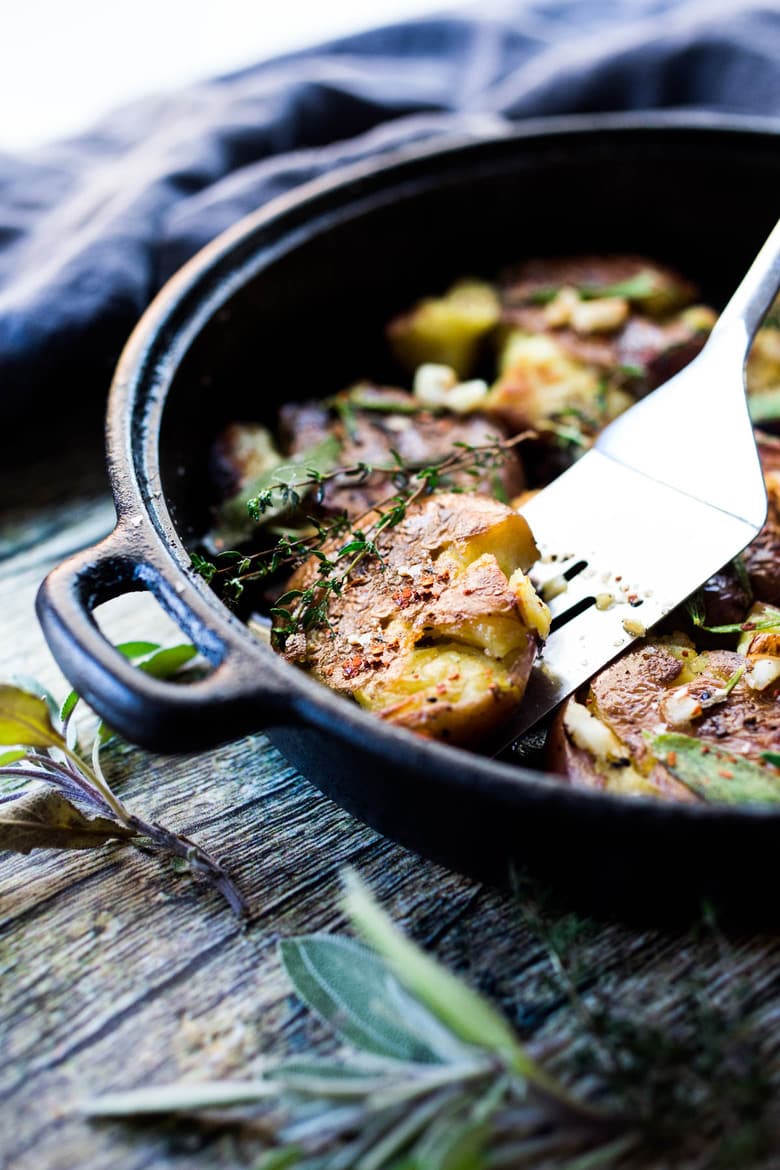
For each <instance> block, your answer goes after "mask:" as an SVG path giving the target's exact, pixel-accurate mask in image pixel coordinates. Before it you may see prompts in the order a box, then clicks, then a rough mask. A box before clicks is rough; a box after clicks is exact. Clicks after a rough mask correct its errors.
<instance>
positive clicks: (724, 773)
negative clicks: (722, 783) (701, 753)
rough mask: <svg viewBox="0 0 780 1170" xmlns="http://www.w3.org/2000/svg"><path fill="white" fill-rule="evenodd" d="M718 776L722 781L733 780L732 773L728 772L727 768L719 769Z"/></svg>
mask: <svg viewBox="0 0 780 1170" xmlns="http://www.w3.org/2000/svg"><path fill="white" fill-rule="evenodd" d="M718 775H719V776H722V777H723V779H724V780H733V779H734V773H733V772H729V770H728V768H719V769H718Z"/></svg>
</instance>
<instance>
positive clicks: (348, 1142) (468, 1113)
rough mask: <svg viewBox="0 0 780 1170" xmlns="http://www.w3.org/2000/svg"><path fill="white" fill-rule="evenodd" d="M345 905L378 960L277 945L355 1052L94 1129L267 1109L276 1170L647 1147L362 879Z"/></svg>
mask: <svg viewBox="0 0 780 1170" xmlns="http://www.w3.org/2000/svg"><path fill="white" fill-rule="evenodd" d="M344 907H345V909H346V912H347V914H348V916H349V918H350V919H351V921H352V923H353V925H354V926H355V927H356V928H357V930H358V932H359V933H360V934H361V935H362V936H363V937H364V939H366V941H367V943H368V946H365V945H362V944H360V943H357V942H355V941H353V940H352V939H347V938H341V937H338V936H336V937H333V936H327V935H307V936H303V937H300V938H293V939H288V940H285V941H284V942H282V944H281V947H280V955H281V959H282V963H283V965H284V967H285V969H286V971H287V974H288V976H289V978H290V980H291V982H292V983H293V986H294V987H295V990H296V992H297V993H298V995H299V996H300V998H301V999H302V1000H303V1001H304V1002H305V1003H306V1004H307V1005H308V1006H309V1007H310V1008H311V1009H312V1011H314V1012H315V1013H316V1014H317V1015H318V1016H319V1017H320V1018H321V1019H322V1020H323V1021H324V1022H325V1023H326V1025H328V1026H329V1028H330V1029H331V1030H332V1031H333V1032H334V1033H335V1035H336V1036H337V1038H338V1039H339V1040H341V1041H342V1043H343V1044H344V1045H345V1048H344V1049H342V1050H341V1052H340V1053H339V1055H338V1056H336V1057H335V1058H318V1057H295V1058H292V1059H289V1060H282V1061H278V1062H272V1063H269V1064H267V1065H266V1067H265V1068H264V1070H263V1072H262V1075H261V1076H260V1077H258V1078H255V1079H254V1080H251V1081H233V1082H217V1083H206V1084H175V1085H163V1086H158V1087H156V1088H144V1089H140V1090H136V1091H131V1092H119V1093H110V1094H106V1095H104V1096H102V1097H97V1098H94V1099H92V1100H90V1101H87V1102H86V1104H85V1106H84V1111H85V1112H86V1113H87V1115H89V1116H91V1117H106V1116H110V1117H134V1116H139V1115H149V1114H170V1113H192V1112H197V1111H200V1110H208V1109H212V1110H213V1109H214V1108H225V1107H227V1106H239V1105H244V1106H253V1107H255V1108H256V1107H257V1106H266V1107H267V1114H264V1121H265V1123H266V1128H267V1129H268V1130H269V1131H270V1133H271V1135H272V1148H271V1149H270V1150H268V1151H267V1154H266V1157H265V1158H264V1159H262V1160H261V1161H260V1163H259V1167H261V1168H265V1170H270V1168H271V1167H277V1168H278V1167H281V1166H287V1167H296V1168H298V1170H391V1168H392V1170H402V1168H403V1170H499V1168H500V1167H505V1168H507V1170H511V1168H512V1167H523V1166H528V1167H530V1166H534V1165H536V1164H538V1156H539V1154H540V1152H542V1153H544V1155H545V1156H546V1157H553V1156H555V1155H556V1154H557V1155H558V1156H559V1157H560V1156H561V1155H565V1156H566V1157H567V1159H571V1160H570V1161H568V1162H567V1165H568V1166H571V1167H574V1166H581V1167H582V1170H585V1167H587V1166H593V1167H596V1166H601V1167H608V1166H610V1165H612V1163H613V1162H614V1161H616V1160H617V1158H618V1157H620V1156H621V1155H622V1154H624V1153H625V1152H626V1151H628V1150H629V1149H631V1148H632V1147H633V1146H634V1145H635V1144H636V1143H637V1141H638V1140H639V1134H638V1133H637V1132H636V1131H635V1130H634V1128H633V1124H632V1122H631V1121H630V1119H629V1118H627V1117H623V1116H620V1115H618V1114H612V1113H609V1114H608V1113H605V1112H603V1111H601V1110H599V1109H596V1108H593V1107H591V1106H590V1105H589V1104H587V1103H586V1102H584V1101H581V1100H579V1099H577V1098H574V1097H572V1096H571V1095H570V1094H569V1093H568V1092H567V1090H566V1089H565V1088H564V1086H563V1085H562V1084H561V1083H559V1082H558V1081H557V1080H556V1079H555V1078H554V1077H552V1076H551V1075H550V1074H549V1073H548V1072H547V1071H546V1070H545V1069H544V1068H543V1067H542V1066H541V1065H540V1064H539V1063H538V1062H537V1061H536V1060H535V1059H534V1058H533V1057H532V1056H531V1054H530V1053H529V1052H528V1050H527V1049H526V1047H525V1046H524V1045H523V1044H522V1043H521V1042H520V1040H519V1038H518V1037H517V1035H516V1034H515V1032H514V1029H513V1028H512V1027H511V1026H510V1025H509V1023H508V1022H507V1021H506V1020H505V1019H504V1018H503V1016H501V1015H500V1014H499V1013H498V1012H497V1011H496V1010H495V1009H494V1008H493V1007H492V1006H491V1004H489V1003H488V1001H487V1000H485V999H484V998H483V997H482V996H481V995H479V994H478V993H477V992H476V991H474V990H473V989H472V988H470V987H468V986H467V985H466V984H464V983H463V982H462V981H461V980H459V979H457V978H456V977H455V976H454V975H452V974H451V973H450V972H449V971H447V970H446V968H443V967H442V966H440V965H439V964H438V963H437V962H436V961H435V960H433V959H432V958H431V957H430V956H429V955H427V954H425V953H424V952H423V951H421V950H420V949H419V948H418V947H417V946H416V945H415V944H414V943H412V942H411V941H410V940H409V939H408V938H406V937H405V936H404V935H403V934H402V933H401V932H400V931H399V930H398V929H397V927H396V926H395V925H394V924H393V923H392V922H391V920H390V919H389V918H388V916H387V915H386V914H385V913H384V911H382V910H381V909H380V907H379V906H378V905H377V903H376V902H375V901H374V899H373V898H372V896H371V895H370V894H369V892H368V891H367V889H366V888H365V887H364V886H363V885H362V884H361V883H360V882H359V881H358V880H357V878H356V877H354V876H353V875H348V877H347V882H346V897H345V901H344ZM578 1159H583V1160H582V1161H581V1162H580V1161H579V1160H578Z"/></svg>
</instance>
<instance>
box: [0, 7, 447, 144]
mask: <svg viewBox="0 0 780 1170" xmlns="http://www.w3.org/2000/svg"><path fill="white" fill-rule="evenodd" d="M469 6H470V5H464V7H469ZM444 7H445V5H444V4H443V3H441V2H439V3H437V2H436V0H0V12H2V24H1V25H0V28H1V29H2V32H1V33H0V150H9V151H17V152H18V151H25V150H28V149H30V148H32V147H35V146H37V145H39V144H41V143H43V142H46V141H47V140H50V139H53V138H59V137H63V136H64V135H67V134H71V133H75V132H76V131H78V130H79V129H82V128H84V127H86V126H88V125H89V124H90V123H91V122H93V121H94V120H95V119H96V118H98V117H99V116H100V115H101V114H103V113H105V112H106V111H108V110H110V109H111V108H113V107H114V106H117V105H120V104H122V103H123V102H126V101H128V100H130V99H132V98H134V97H140V96H143V95H144V94H148V93H156V92H160V91H164V90H170V89H176V88H177V87H179V86H181V85H184V84H186V83H187V82H189V81H194V80H198V79H201V78H205V77H210V76H213V75H214V74H219V73H225V72H229V71H231V70H233V69H238V68H241V67H242V66H244V65H249V64H251V63H252V62H254V61H258V60H261V59H263V58H265V57H270V56H274V55H275V54H277V53H282V52H285V51H288V50H290V49H295V48H300V47H302V46H304V45H308V44H314V43H316V42H317V41H321V40H325V39H328V38H330V37H333V36H340V35H342V34H344V33H348V32H352V31H358V30H362V29H366V28H371V27H374V26H377V25H381V24H387V23H390V22H392V21H395V20H401V19H403V18H404V17H408V16H415V15H424V14H426V13H428V12H431V11H437V10H442V9H443V8H444Z"/></svg>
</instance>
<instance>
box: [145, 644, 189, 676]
mask: <svg viewBox="0 0 780 1170" xmlns="http://www.w3.org/2000/svg"><path fill="white" fill-rule="evenodd" d="M197 653H198V649H197V647H196V646H192V645H190V644H188V643H186V642H185V643H182V644H181V645H180V646H166V647H165V648H164V649H162V650H160V649H158V650H157V652H156V653H154V654H152V655H151V657H150V658H146V659H144V661H143V662H139V663H138V667H139V670H142V671H143V672H144V674H150V675H151V676H152V677H153V678H171V677H172V676H173V675H175V674H176V673H177V672H178V671H179V670H181V668H182V667H183V666H185V665H186V664H187V663H188V662H191V661H192V659H193V658H195V657H196V655H197Z"/></svg>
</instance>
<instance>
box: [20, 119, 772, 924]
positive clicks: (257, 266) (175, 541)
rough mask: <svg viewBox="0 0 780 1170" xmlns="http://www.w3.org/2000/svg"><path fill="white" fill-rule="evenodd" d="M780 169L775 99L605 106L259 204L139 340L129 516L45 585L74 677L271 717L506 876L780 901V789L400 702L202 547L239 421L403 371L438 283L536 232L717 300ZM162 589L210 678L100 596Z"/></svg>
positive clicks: (121, 421) (388, 826)
mask: <svg viewBox="0 0 780 1170" xmlns="http://www.w3.org/2000/svg"><path fill="white" fill-rule="evenodd" d="M779 189H780V129H779V128H778V125H777V124H776V123H774V124H772V123H767V122H766V121H763V122H762V121H758V122H756V121H751V122H747V121H745V120H741V119H725V118H715V117H704V116H700V117H697V116H692V115H685V116H669V115H667V116H653V117H642V118H638V117H636V116H633V117H632V116H628V117H626V116H600V117H590V118H584V119H568V120H555V121H550V122H539V123H531V124H527V125H526V126H525V127H524V128H523V129H522V130H520V131H518V132H516V133H513V134H511V135H506V136H498V137H494V138H491V139H480V140H469V141H467V142H457V143H454V144H453V143H452V142H450V143H449V144H447V145H444V146H442V145H438V146H427V147H424V148H415V149H411V150H408V151H406V152H404V153H402V154H397V155H393V156H386V157H385V158H384V159H383V160H382V161H380V162H379V163H372V164H368V165H360V166H357V167H353V168H351V169H350V170H348V171H343V172H341V173H340V174H338V175H334V176H332V177H327V178H324V179H321V180H318V181H316V182H314V183H311V184H309V185H307V186H306V187H305V188H302V189H300V190H299V191H297V192H294V193H293V194H291V195H289V196H285V197H283V198H281V199H279V200H277V201H275V202H274V203H273V204H271V205H270V206H268V207H267V208H265V209H263V210H262V211H260V212H259V213H257V214H256V215H253V216H250V217H249V218H248V219H246V220H243V221H242V222H241V223H239V224H238V225H237V226H236V227H235V228H234V229H232V230H230V231H229V232H227V233H226V234H225V235H223V236H221V237H220V238H219V239H218V240H217V241H216V242H215V243H214V244H212V245H210V246H209V247H208V248H206V249H205V250H204V251H203V252H201V253H200V254H199V255H198V256H197V257H195V259H194V260H192V261H191V262H190V263H189V264H188V265H187V266H186V267H185V268H184V269H183V270H182V271H181V272H180V273H179V274H178V275H177V276H176V277H174V278H173V280H171V281H170V282H169V283H168V284H167V285H166V287H165V288H164V289H163V291H162V292H161V293H160V294H159V296H158V297H157V299H156V300H155V302H154V303H153V305H152V306H151V308H150V309H149V310H148V311H147V313H146V314H145V315H144V317H143V319H142V321H141V322H140V324H139V325H138V327H137V329H136V330H135V332H134V333H133V336H132V337H131V339H130V341H129V343H128V345H127V348H126V349H125V352H124V354H123V356H122V359H121V361H120V363H119V367H118V369H117V373H116V377H115V380H114V384H113V387H112V391H111V398H110V403H109V409H108V424H107V443H108V465H109V472H110V476H111V482H112V485H113V490H114V495H115V500H116V507H117V514H118V519H117V526H116V528H115V530H114V532H113V533H112V534H111V535H110V536H109V537H108V538H107V539H106V540H104V541H103V542H102V543H100V544H99V545H97V546H96V547H94V548H92V549H89V550H87V551H85V552H83V553H80V554H79V555H77V556H75V557H73V558H71V559H70V560H69V561H67V562H66V563H65V564H63V565H62V566H60V567H59V568H58V569H56V570H55V571H54V572H53V573H52V574H51V575H50V576H49V577H48V578H47V580H46V581H45V582H44V584H43V586H42V587H41V591H40V594H39V598H38V612H39V616H40V620H41V622H42V625H43V628H44V631H45V634H46V637H47V639H48V641H49V644H50V646H51V648H52V651H53V652H54V655H55V657H56V658H57V661H58V662H59V663H60V665H61V667H62V668H63V670H64V671H65V673H66V674H67V676H68V677H69V679H70V680H71V681H72V683H73V684H74V686H75V687H77V688H78V690H79V691H80V693H81V694H82V695H83V696H84V697H85V698H86V700H87V701H88V702H89V703H90V705H91V706H92V707H94V709H95V710H96V711H97V712H98V713H99V714H100V715H101V716H103V717H104V718H105V719H106V720H107V721H108V723H109V724H110V725H111V726H113V727H115V728H116V729H117V730H118V731H120V732H121V733H122V734H123V735H124V736H126V737H127V738H128V739H129V740H132V741H134V742H136V743H140V744H143V745H144V746H146V747H149V748H152V749H156V750H159V751H166V752H179V751H191V750H196V749H201V748H206V747H208V746H209V745H212V744H215V743H217V742H220V741H223V740H227V739H230V738H233V737H237V736H240V735H243V734H246V733H248V732H251V731H255V730H258V729H260V728H267V729H268V730H269V734H270V735H271V738H272V739H273V741H274V743H275V744H277V745H278V747H279V748H280V750H281V751H282V752H283V753H284V754H285V756H287V758H288V759H289V760H290V761H291V762H292V763H293V764H295V765H296V766H297V767H298V768H300V770H301V771H302V772H303V773H304V774H305V775H306V776H308V777H309V779H310V780H312V781H313V782H314V783H315V784H316V785H318V786H319V787H320V788H321V789H322V790H323V791H325V792H326V793H328V794H329V795H331V796H332V797H333V798H334V799H335V800H337V801H338V802H340V803H341V804H343V805H345V806H346V807H347V808H348V809H350V810H351V811H352V812H354V813H355V814H356V815H357V816H358V817H360V818H362V819H363V820H365V821H367V822H369V823H370V824H371V825H373V826H375V827H376V828H377V829H379V830H380V831H381V832H383V833H385V834H387V835H388V836H390V837H393V838H396V839H397V840H399V841H401V842H402V843H404V844H406V845H408V846H410V847H411V848H413V849H415V850H418V851H419V852H421V853H423V854H425V855H427V856H430V857H434V858H436V859H438V860H440V861H443V862H445V863H446V864H448V865H450V866H453V867H455V868H459V869H463V870H466V871H470V872H473V873H478V874H480V875H482V876H485V877H488V878H490V879H497V880H505V879H506V877H507V874H508V873H509V871H510V867H512V866H528V867H530V868H531V870H532V871H533V872H535V873H537V874H539V875H540V876H543V877H544V878H546V879H552V880H554V881H555V882H556V883H558V884H565V885H567V886H568V887H569V888H570V889H571V890H572V891H574V892H575V893H576V895H577V896H578V899H579V901H580V902H581V903H583V904H585V905H589V906H591V907H596V906H598V907H602V908H603V907H605V906H607V907H613V908H614V907H617V908H619V909H621V910H626V909H632V910H642V911H644V910H647V909H649V910H650V913H651V914H653V915H654V916H656V917H668V915H669V914H670V912H673V911H675V910H680V909H682V908H683V907H689V906H691V905H693V904H695V903H696V902H697V901H698V899H699V898H700V897H701V896H703V895H706V896H708V897H710V898H715V899H717V900H719V901H720V902H721V903H725V904H730V905H731V906H736V907H737V908H738V909H739V910H740V912H745V913H747V912H750V914H751V915H755V914H756V913H759V914H766V913H770V914H771V913H773V911H774V905H775V897H774V890H775V879H776V864H777V863H776V856H777V855H776V853H775V849H776V848H777V843H778V841H779V840H780V813H778V812H776V811H772V810H771V809H769V808H746V809H740V810H735V809H729V808H718V807H714V806H691V805H685V806H678V805H671V804H665V803H659V802H653V801H650V800H645V799H625V798H618V797H614V796H608V795H601V794H598V795H594V794H592V793H587V792H582V791H578V790H576V789H572V788H570V787H568V786H566V785H565V784H563V783H560V782H558V781H556V780H553V779H550V778H547V777H544V776H542V775H540V774H539V773H535V772H531V771H526V770H523V769H521V768H519V767H517V766H512V765H509V764H505V763H497V762H494V761H492V760H490V759H487V758H481V757H479V756H477V755H474V754H471V753H467V752H464V751H461V750H458V749H455V748H450V747H446V746H444V745H440V744H435V743H432V742H427V741H423V740H421V739H418V738H416V737H414V736H413V735H411V734H409V733H406V732H404V731H402V730H399V729H396V728H393V727H391V726H387V725H385V724H383V723H381V722H380V721H379V720H377V719H375V718H373V717H372V716H370V715H368V714H366V713H364V712H362V711H361V710H360V709H359V708H358V707H357V706H354V705H352V704H350V703H349V702H347V701H345V700H343V699H341V698H338V697H337V696H336V695H334V694H332V693H331V692H329V691H328V690H327V689H325V688H323V687H321V686H320V685H318V684H317V683H315V682H313V681H312V680H310V679H309V678H307V677H306V676H305V675H304V674H303V673H301V672H299V671H297V670H295V669H294V668H293V667H290V666H288V665H287V664H286V663H284V662H282V661H281V660H280V659H279V658H277V657H276V656H275V655H274V653H273V652H272V651H271V650H270V649H268V648H267V647H266V646H264V645H263V644H261V643H260V642H259V640H257V639H255V637H254V636H253V635H252V634H251V633H250V632H249V631H248V630H247V629H246V628H245V627H244V625H243V624H242V623H241V622H240V621H239V620H238V618H237V617H236V616H235V615H233V614H231V613H230V612H229V611H228V610H227V609H226V608H225V607H224V606H223V605H222V603H221V602H220V601H219V600H218V599H217V598H216V597H215V595H214V594H212V592H211V591H210V589H209V587H208V586H207V585H206V584H205V582H204V581H203V580H202V579H200V578H199V577H198V576H196V575H195V574H194V573H193V571H192V570H191V569H190V567H189V561H190V558H189V553H188V548H191V547H193V545H194V544H195V543H196V541H197V538H198V536H199V534H202V533H203V532H204V531H205V530H206V528H207V527H208V506H209V495H210V489H209V486H208V475H207V471H206V463H207V451H208V447H209V444H210V442H211V441H212V439H213V437H214V435H215V434H216V433H217V431H218V429H219V428H220V427H221V426H222V425H223V424H224V423H225V422H226V421H228V420H231V419H256V420H260V421H263V420H265V421H268V422H269V423H271V424H273V420H274V418H275V414H276V409H277V407H278V406H279V405H280V404H281V403H282V402H284V401H288V400H290V399H291V398H295V397H312V396H316V395H318V394H321V395H323V396H324V395H326V394H329V393H333V392H335V391H336V390H338V389H340V388H341V387H342V386H344V385H345V384H347V383H349V382H350V381H351V380H354V379H355V378H357V377H360V376H371V377H375V378H381V377H382V376H383V373H384V363H385V362H386V361H387V358H386V356H385V355H384V350H383V346H382V325H383V323H384V322H385V321H386V320H387V319H388V318H389V317H390V316H391V315H392V314H393V313H394V312H397V311H398V310H399V309H400V308H401V307H403V306H406V305H408V304H409V302H410V301H412V300H413V299H415V298H416V297H418V296H420V295H422V294H425V293H429V292H431V291H436V290H439V289H441V288H443V287H445V286H446V284H447V283H448V282H449V281H451V280H452V279H453V278H455V277H457V276H459V275H462V274H464V273H469V274H484V275H492V274H494V273H495V272H496V271H497V270H498V269H500V268H501V267H502V266H504V265H505V264H506V263H508V262H510V261H513V260H517V259H519V258H521V257H523V256H526V255H530V254H534V255H545V254H555V253H561V252H568V251H600V250H607V251H631V252H636V251H641V252H644V253H646V254H647V255H650V256H653V257H656V258H658V259H660V260H666V261H668V262H670V263H671V264H673V265H674V266H675V267H677V268H679V269H680V270H681V271H683V272H685V273H688V274H690V275H692V276H693V277H694V278H696V279H697V280H698V281H699V282H700V284H701V286H702V289H703V294H704V296H705V298H706V299H707V300H709V301H711V302H712V303H714V304H716V305H717V304H719V303H723V302H724V301H725V300H726V298H727V296H728V294H729V293H730V292H731V290H732V289H733V288H734V287H735V285H736V283H737V281H738V279H739V277H740V276H741V274H742V273H743V272H744V270H745V269H746V267H747V264H748V263H749V261H750V259H751V258H752V256H753V255H754V253H755V252H756V250H757V248H758V246H759V245H760V244H761V242H762V241H763V239H764V238H765V236H766V235H767V234H768V231H769V229H770V228H771V226H772V225H773V224H774V222H775V220H776V218H777V213H778V208H777V191H778V190H779ZM695 442H696V438H695V435H692V436H691V443H692V446H693V447H694V448H695ZM594 507H598V501H597V500H594ZM647 525H648V533H649V534H650V533H652V534H653V537H654V539H656V540H658V543H659V548H660V550H661V553H660V555H662V549H663V534H662V533H660V534H659V533H655V532H654V529H653V519H652V517H648V518H647ZM692 539H695V534H692ZM142 589H148V590H150V591H151V592H152V593H153V594H154V595H155V596H156V597H157V599H158V600H159V601H160V602H161V604H162V605H163V607H164V608H165V609H166V610H168V612H169V613H170V614H171V615H172V617H173V618H174V619H175V620H176V621H177V622H178V624H179V625H180V627H181V629H182V631H183V632H184V633H185V634H186V635H187V637H189V638H190V639H191V640H192V641H193V642H194V643H195V644H196V645H197V646H198V647H199V648H200V650H201V651H202V652H203V654H204V655H205V656H206V658H207V659H209V661H210V662H211V663H212V664H213V672H212V673H211V674H210V675H209V676H208V677H207V678H205V679H203V680H201V681H199V682H196V683H194V684H192V685H190V686H187V687H184V686H174V685H173V684H167V683H165V682H161V681H158V680H155V679H153V678H150V677H148V676H147V675H144V674H142V673H140V672H139V671H137V670H135V669H134V668H133V667H131V666H130V665H129V664H128V663H127V662H126V661H125V660H124V659H123V658H122V657H121V656H120V655H119V654H118V653H117V652H116V651H115V650H113V649H112V647H111V646H110V645H109V644H108V643H107V641H106V640H105V639H104V638H103V636H102V635H101V634H100V632H99V630H98V628H97V625H96V624H95V621H94V619H93V617H92V610H93V609H94V608H95V606H97V605H99V604H100V603H101V602H104V601H107V600H108V599H110V598H112V597H115V596H116V595H118V594H121V593H123V592H128V591H131V590H142Z"/></svg>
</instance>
